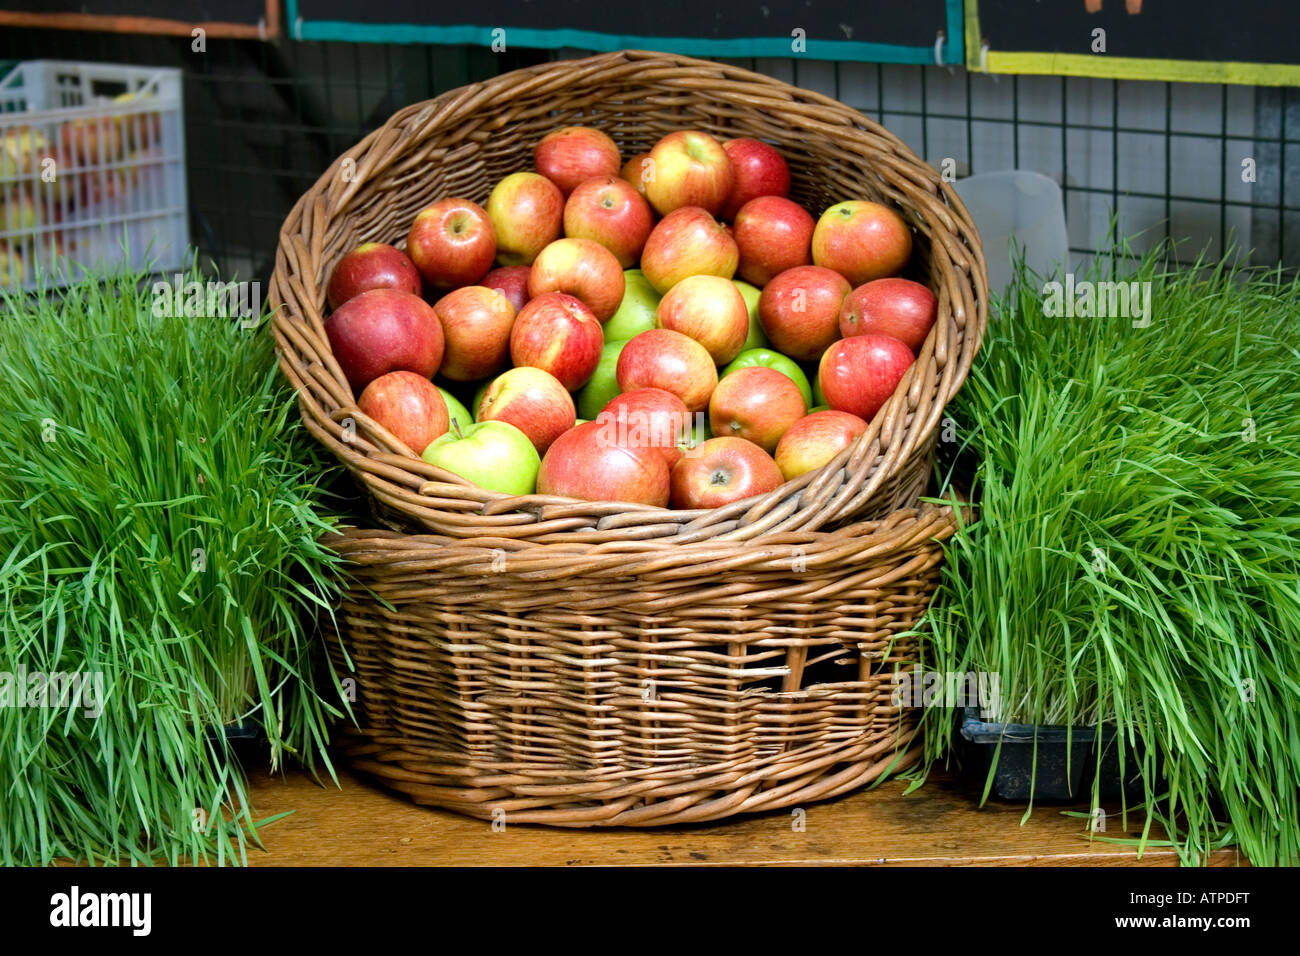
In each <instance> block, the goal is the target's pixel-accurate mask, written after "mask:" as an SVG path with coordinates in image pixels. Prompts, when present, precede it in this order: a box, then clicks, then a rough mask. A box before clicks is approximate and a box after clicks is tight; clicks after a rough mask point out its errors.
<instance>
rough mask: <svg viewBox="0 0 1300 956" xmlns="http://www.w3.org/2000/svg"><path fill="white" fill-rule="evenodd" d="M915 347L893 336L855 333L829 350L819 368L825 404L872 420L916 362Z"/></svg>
mask: <svg viewBox="0 0 1300 956" xmlns="http://www.w3.org/2000/svg"><path fill="white" fill-rule="evenodd" d="M914 360H915V359H914V356H913V355H912V350H911V349H909V348H908V347H907V346H906V345H905V344H904V343H903V342H900V341H899V340H898V339H896V338H894V337H893V336H890V335H855V336H853V338H851V339H840V340H839V341H838V342H836V343H835V344H834V345H832V346H831V347H830V348H828V349H827V350H826V354H825V355H823V356H822V360H821V364H820V365H818V367H817V380H818V382H819V383H820V384H821V388H822V394H823V395H825V396H826V404H828V405H829V406H830V407H831V408H833V409H835V410H836V411H840V412H851V413H852V414H854V415H857V416H858V417H859V418H861V419H862V420H863V421H867V422H869V421H871V419H872V418H873V417H874V416H875V414H876V412H878V411H880V408H881V406H883V405H884V404H885V402H887V401H889V396H891V395H893V394H894V389H896V388H897V387H898V383H899V382H901V381H902V380H903V376H904V375H905V374H906V373H907V370H908V369H909V368H911V366H912V362H913V361H914Z"/></svg>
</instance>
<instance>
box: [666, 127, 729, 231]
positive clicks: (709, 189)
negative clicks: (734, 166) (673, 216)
mask: <svg viewBox="0 0 1300 956" xmlns="http://www.w3.org/2000/svg"><path fill="white" fill-rule="evenodd" d="M650 161H651V163H653V165H652V167H651V168H652V169H653V170H654V177H653V178H649V177H647V178H646V182H645V194H646V199H648V200H650V205H652V206H654V208H655V211H656V212H658V213H659V215H661V216H666V215H668V213H670V212H672V211H673V210H674V209H681V208H682V207H684V206H699V207H701V208H702V209H704V210H706V211H707V212H709V213H710V214H711V215H715V216H716V215H717V214H718V213H720V212H722V209H723V207H724V206H725V205H726V204H727V197H728V196H730V195H731V186H732V183H733V182H734V176H733V174H732V171H731V160H730V159H729V158H728V157H727V151H726V150H725V149H723V148H722V144H721V143H719V142H718V141H717V140H716V139H714V138H713V137H712V136H710V135H709V134H708V133H705V132H703V131H702V130H678V131H677V132H675V133H669V134H668V135H667V136H665V137H664V138H663V139H661V140H659V142H657V143H655V145H654V148H653V149H651V150H650Z"/></svg>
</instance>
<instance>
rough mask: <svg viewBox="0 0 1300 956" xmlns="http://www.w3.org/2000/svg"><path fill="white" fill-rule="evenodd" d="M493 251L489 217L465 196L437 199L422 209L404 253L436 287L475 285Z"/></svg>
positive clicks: (494, 234) (431, 284)
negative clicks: (462, 197)
mask: <svg viewBox="0 0 1300 956" xmlns="http://www.w3.org/2000/svg"><path fill="white" fill-rule="evenodd" d="M496 252H497V236H496V230H495V229H493V227H492V220H491V219H489V218H488V214H487V213H486V212H485V211H484V209H483V207H482V206H480V205H478V203H474V202H470V201H469V200H468V199H440V200H439V201H438V202H436V203H434V204H433V205H432V206H430V207H428V208H427V209H423V210H421V211H420V212H419V213H418V214H417V215H416V217H415V221H414V222H413V223H411V231H410V233H408V234H407V237H406V254H407V255H408V256H410V257H411V261H412V262H414V263H415V267H416V268H417V269H419V270H420V275H422V276H424V281H425V282H427V283H429V285H430V286H432V287H433V288H435V289H454V288H457V287H459V286H463V285H474V284H476V283H477V282H478V281H479V280H480V279H482V278H483V277H484V276H485V275H487V272H488V269H490V268H492V259H493V257H494V256H496Z"/></svg>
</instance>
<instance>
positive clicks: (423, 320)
mask: <svg viewBox="0 0 1300 956" xmlns="http://www.w3.org/2000/svg"><path fill="white" fill-rule="evenodd" d="M325 334H326V336H328V338H329V341H330V349H331V351H333V353H334V358H335V359H336V360H337V361H338V363H339V368H341V369H342V370H343V374H344V375H345V376H346V377H347V380H348V382H349V383H350V384H351V385H352V388H353V390H354V391H358V392H359V391H360V390H361V389H363V388H365V387H366V386H367V385H369V384H370V383H371V382H373V381H374V380H375V379H377V378H379V376H381V375H383V374H384V373H386V372H395V371H398V370H403V369H404V370H405V371H408V372H415V373H417V374H419V375H423V376H424V377H425V378H433V375H434V373H435V372H437V371H438V366H439V365H440V364H441V363H442V352H443V335H442V324H441V323H440V322H439V321H438V315H437V313H436V312H434V311H433V306H431V305H429V303H427V302H425V301H424V300H423V299H421V298H420V297H419V296H418V295H412V294H411V293H410V292H400V291H398V290H397V289H371V290H370V291H369V292H362V293H361V294H360V295H358V296H356V297H355V298H352V299H348V301H346V302H344V303H343V304H342V305H341V306H339V307H338V308H337V309H335V310H334V312H333V314H332V315H330V317H329V318H328V319H326V320H325Z"/></svg>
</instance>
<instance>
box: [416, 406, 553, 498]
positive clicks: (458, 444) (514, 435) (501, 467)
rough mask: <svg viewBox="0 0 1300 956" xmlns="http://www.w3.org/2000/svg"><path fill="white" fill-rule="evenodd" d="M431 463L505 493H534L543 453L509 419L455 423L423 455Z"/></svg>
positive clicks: (492, 489) (477, 483)
mask: <svg viewBox="0 0 1300 956" xmlns="http://www.w3.org/2000/svg"><path fill="white" fill-rule="evenodd" d="M420 457H421V458H423V459H424V460H425V461H427V462H428V463H429V464H431V465H435V466H437V467H438V468H442V469H444V470H446V471H450V472H451V473H452V474H456V475H460V477H462V478H465V479H467V480H469V481H472V482H473V483H474V484H476V485H478V486H479V487H480V488H486V489H487V490H488V491H499V492H500V493H501V494H503V495H531V494H532V493H533V491H534V489H535V488H536V486H537V469H538V468H539V467H540V465H541V456H539V455H538V454H537V449H536V448H534V447H533V443H532V441H530V440H529V438H528V436H527V435H525V434H524V433H523V432H521V431H520V430H519V429H518V428H516V427H515V426H514V425H511V424H510V423H509V422H479V423H478V424H475V425H470V426H469V427H467V428H460V427H458V426H455V425H453V426H452V428H451V430H450V431H448V432H447V433H446V434H445V435H443V436H442V437H441V438H436V439H434V441H433V443H432V444H430V445H429V447H428V448H426V449H425V450H424V454H423V455H421V456H420Z"/></svg>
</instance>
